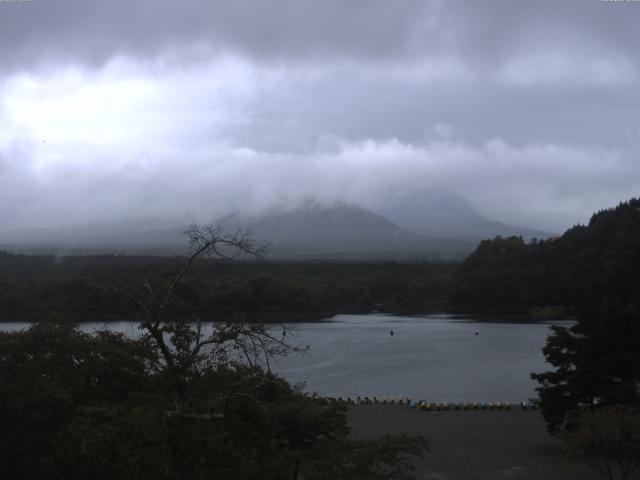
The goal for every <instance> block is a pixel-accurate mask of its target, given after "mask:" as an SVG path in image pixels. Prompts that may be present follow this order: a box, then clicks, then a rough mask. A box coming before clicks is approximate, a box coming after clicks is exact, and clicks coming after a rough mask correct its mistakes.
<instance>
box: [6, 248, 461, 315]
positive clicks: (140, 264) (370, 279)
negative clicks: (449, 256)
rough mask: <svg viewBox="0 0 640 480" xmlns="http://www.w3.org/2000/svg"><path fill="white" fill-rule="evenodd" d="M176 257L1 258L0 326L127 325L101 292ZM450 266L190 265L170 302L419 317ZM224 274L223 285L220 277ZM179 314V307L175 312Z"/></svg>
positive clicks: (150, 273) (442, 301)
mask: <svg viewBox="0 0 640 480" xmlns="http://www.w3.org/2000/svg"><path fill="white" fill-rule="evenodd" d="M182 260H183V258H180V257H175V258H174V257H135V256H111V255H105V256H86V257H82V256H75V257H74V256H72V257H53V256H28V255H13V254H8V253H1V252H0V321H2V320H5V321H6V320H21V319H23V320H36V319H38V318H43V317H47V318H51V317H55V318H58V319H61V320H64V319H66V320H71V321H84V320H88V319H99V320H101V319H113V318H124V319H129V318H130V316H129V315H130V312H131V307H132V305H131V304H130V302H129V301H128V300H127V299H126V298H124V297H122V296H119V295H114V294H113V291H112V290H109V289H105V288H104V287H105V286H108V285H111V286H115V285H121V286H129V285H135V284H138V283H139V282H140V281H141V279H142V278H145V277H147V278H152V279H159V280H161V279H162V278H164V277H165V276H166V273H167V271H171V270H172V268H174V267H175V266H176V265H178V264H179V263H180V262H181V261H182ZM455 267H456V265H455V264H448V263H394V262H388V263H382V262H372V263H354V262H334V263H331V262H329V263H324V262H323V263H320V262H256V261H244V262H234V263H223V264H221V265H218V266H217V267H214V268H211V267H206V266H204V265H195V266H194V269H193V273H192V275H191V276H190V277H189V279H187V280H186V281H185V282H184V283H183V284H182V285H181V287H180V292H179V295H178V298H179V299H180V301H182V302H184V303H188V304H189V307H190V308H191V309H192V310H196V311H197V313H198V315H200V316H201V317H202V318H206V319H219V318H225V317H227V316H228V315H229V314H234V315H235V314H239V313H242V314H245V315H246V316H253V318H255V319H256V320H269V319H276V320H284V321H286V320H300V319H301V318H314V317H326V316H330V315H332V314H335V313H347V312H370V311H373V310H378V311H384V312H402V313H411V312H424V311H428V310H440V309H442V308H443V307H444V306H446V305H448V304H449V303H450V302H449V297H450V290H449V288H450V283H451V282H450V280H451V277H452V275H453V272H454V270H455ZM221 272H222V273H224V278H223V277H221V275H220V273H221ZM177 309H178V310H180V309H179V308H177Z"/></svg>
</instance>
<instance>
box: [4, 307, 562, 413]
mask: <svg viewBox="0 0 640 480" xmlns="http://www.w3.org/2000/svg"><path fill="white" fill-rule="evenodd" d="M553 323H554V324H570V322H553ZM25 326H26V324H24V323H5V324H1V325H0V328H2V329H3V330H15V329H21V328H25ZM105 326H107V327H108V328H109V329H110V330H114V331H118V332H122V333H124V334H126V335H128V336H136V335H138V334H139V330H138V328H137V325H136V324H135V323H133V322H112V323H109V324H103V323H85V324H82V325H81V328H82V330H84V331H89V332H91V331H95V330H97V329H102V328H105ZM549 326H550V323H510V322H508V321H504V319H499V318H494V319H493V320H483V321H477V319H475V318H474V317H472V316H466V317H465V316H451V315H433V316H422V317H396V316H387V315H337V316H336V317H334V318H332V319H331V320H330V321H325V322H313V323H298V324H295V325H291V326H289V328H292V329H293V330H294V332H293V336H294V337H295V343H297V344H300V345H309V346H310V350H309V351H308V352H306V353H302V354H292V355H290V356H288V357H286V358H283V359H279V360H278V361H277V362H275V363H274V364H273V365H272V367H273V369H274V370H275V371H276V372H278V373H280V374H281V375H282V376H283V377H285V378H286V379H288V380H289V381H291V382H293V383H297V382H305V383H306V387H305V388H306V390H307V391H309V392H317V393H318V394H320V395H323V396H335V397H337V396H342V397H346V396H357V395H369V396H372V395H377V396H379V397H381V396H399V395H402V396H409V397H411V398H412V399H428V400H431V401H446V402H466V401H481V402H486V401H512V402H519V401H521V400H526V399H528V398H530V397H534V396H536V393H535V390H534V389H535V387H536V383H535V382H534V381H532V380H531V379H530V377H529V374H530V373H531V372H540V371H544V370H546V369H548V368H549V366H548V365H547V364H546V363H545V361H544V357H543V355H542V352H541V349H542V347H543V346H544V344H545V340H546V337H547V335H548V334H549V332H550V330H549ZM392 330H393V333H394V334H393V335H391V334H390V332H391V331H392ZM476 333H477V335H476ZM288 336H289V335H288Z"/></svg>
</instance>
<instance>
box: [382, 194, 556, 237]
mask: <svg viewBox="0 0 640 480" xmlns="http://www.w3.org/2000/svg"><path fill="white" fill-rule="evenodd" d="M373 210H374V211H376V212H378V213H380V214H381V215H383V216H385V217H386V218H388V219H390V220H391V221H393V222H395V223H397V224H398V225H400V226H402V227H404V228H406V229H408V230H411V231H413V232H416V233H421V234H423V235H429V236H433V237H470V238H475V239H485V238H493V237H495V236H497V235H500V236H502V237H510V236H516V237H523V238H524V239H525V240H530V239H532V238H538V239H543V238H548V237H550V236H552V235H553V234H552V233H550V232H545V231H542V230H537V229H533V228H527V227H519V226H515V225H507V224H504V223H502V222H496V221H492V220H489V219H488V218H487V217H485V216H484V215H482V214H480V213H479V212H478V211H477V210H476V209H475V208H474V206H473V204H472V203H471V202H470V201H469V200H467V199H466V198H464V197H461V196H460V195H456V194H455V193H453V192H451V191H447V190H442V189H438V190H420V191H417V192H408V191H401V192H397V193H395V194H394V195H391V196H388V197H386V198H384V199H383V200H382V202H381V203H380V204H379V205H378V206H375V207H373Z"/></svg>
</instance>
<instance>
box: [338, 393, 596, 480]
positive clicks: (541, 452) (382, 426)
mask: <svg viewBox="0 0 640 480" xmlns="http://www.w3.org/2000/svg"><path fill="white" fill-rule="evenodd" d="M349 422H350V425H351V429H352V430H351V433H352V436H353V437H355V438H376V437H379V436H381V435H383V434H385V433H402V432H404V433H407V434H410V435H422V436H424V437H425V438H426V439H427V440H429V442H430V444H431V452H430V453H427V454H426V455H425V457H424V458H423V459H418V460H417V462H416V478H417V479H419V480H422V479H433V480H436V479H437V480H462V479H464V480H485V479H486V480H500V479H514V480H516V479H517V480H555V479H558V480H574V479H575V480H578V479H579V480H592V479H593V480H596V479H599V478H603V477H601V476H600V475H599V474H598V473H597V472H595V470H592V469H591V468H589V467H587V466H585V465H583V464H582V463H580V462H579V461H578V460H576V459H574V458H570V457H568V456H567V455H566V454H564V453H563V451H562V446H561V444H560V443H559V442H558V441H557V440H555V439H554V438H553V437H551V436H550V435H549V434H548V433H547V432H546V430H545V424H544V421H543V419H542V417H541V415H540V413H539V412H537V411H523V410H519V409H518V410H510V411H490V410H489V411H484V410H483V411H473V410H469V411H467V410H463V411H439V412H424V411H419V410H415V409H412V408H409V407H403V406H387V405H375V406H371V405H370V406H355V407H351V408H350V410H349Z"/></svg>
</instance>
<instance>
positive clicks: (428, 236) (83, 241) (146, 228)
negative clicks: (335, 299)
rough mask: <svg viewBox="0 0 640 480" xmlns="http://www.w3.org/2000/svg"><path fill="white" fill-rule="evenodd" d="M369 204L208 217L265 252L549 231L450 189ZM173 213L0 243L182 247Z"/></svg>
mask: <svg viewBox="0 0 640 480" xmlns="http://www.w3.org/2000/svg"><path fill="white" fill-rule="evenodd" d="M383 200H384V203H381V204H379V205H378V206H377V208H376V210H377V212H375V211H373V210H370V209H367V208H364V207H361V206H357V205H352V204H347V203H343V202H337V203H333V204H323V203H320V202H317V201H313V200H309V201H307V202H305V203H304V204H302V205H300V206H297V207H293V206H283V207H278V208H276V207H272V208H270V209H267V210H265V211H263V212H261V213H247V212H235V213H231V214H228V215H226V216H224V217H222V218H219V219H216V220H214V221H213V222H212V223H215V224H218V225H220V226H222V227H223V228H224V230H225V231H226V232H229V233H231V232H233V231H235V230H237V229H243V230H247V229H249V230H251V232H252V234H253V236H254V238H255V240H256V241H257V242H258V243H260V244H264V245H268V246H269V256H270V257H271V258H314V257H323V258H326V257H344V258H445V259H447V258H461V257H463V256H465V255H467V254H468V253H470V252H471V251H472V250H473V249H474V248H475V246H476V245H477V243H478V242H479V241H480V240H482V239H485V238H493V237H495V236H496V235H501V236H511V235H515V236H522V237H523V238H525V239H530V238H532V237H537V238H546V237H548V236H550V234H548V233H546V232H541V231H537V230H533V229H528V228H521V227H515V226H511V225H505V224H502V223H500V222H493V221H490V220H488V219H487V218H486V217H484V216H483V215H481V214H480V213H478V212H477V211H476V210H475V209H474V208H473V206H472V204H471V203H470V202H469V201H467V200H466V199H464V198H463V197H460V196H458V195H455V194H453V193H450V192H446V191H428V192H421V193H418V194H408V193H407V194H401V195H396V196H394V197H393V198H388V199H383ZM189 223H191V222H190V220H189V219H180V218H177V219H176V218H158V217H148V218H138V219H123V220H120V221H109V222H93V223H87V224H78V225H70V226H61V227H55V228H33V229H22V230H12V231H5V232H0V246H2V247H4V248H7V249H9V250H14V251H15V250H18V251H43V250H45V251H49V250H46V249H50V250H54V251H59V252H63V253H64V252H67V251H69V252H73V253H87V252H89V253H96V252H109V253H111V252H115V253H129V252H135V253H145V252H147V253H166V254H174V253H179V252H181V251H184V248H185V246H186V239H185V237H184V235H183V231H184V230H185V229H186V228H187V226H188V224H189Z"/></svg>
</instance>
